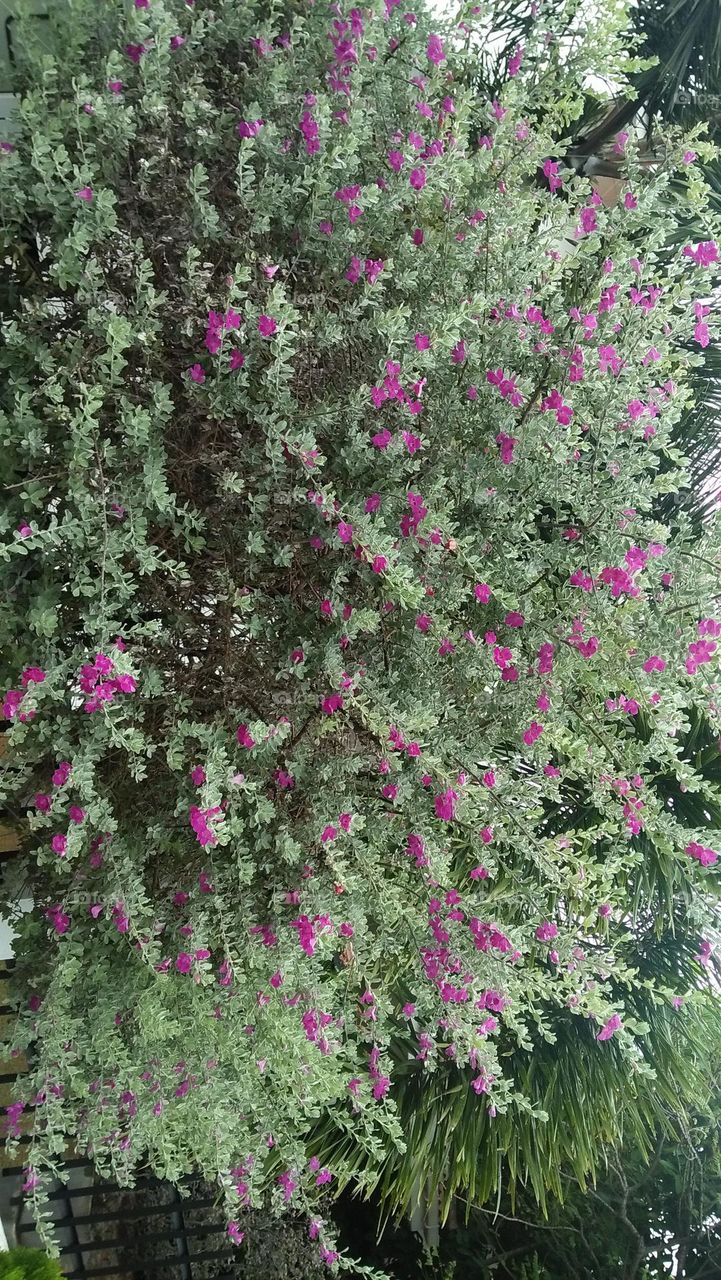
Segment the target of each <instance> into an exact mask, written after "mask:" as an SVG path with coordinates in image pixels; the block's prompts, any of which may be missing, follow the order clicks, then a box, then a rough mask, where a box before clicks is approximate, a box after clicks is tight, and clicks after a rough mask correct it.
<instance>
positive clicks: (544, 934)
mask: <svg viewBox="0 0 721 1280" xmlns="http://www.w3.org/2000/svg"><path fill="white" fill-rule="evenodd" d="M536 937H537V938H538V941H539V942H552V941H553V939H554V938H557V937H558V929H557V928H556V926H555V924H552V923H551V921H550V920H544V922H543V924H539V926H538V928H537V929H536Z"/></svg>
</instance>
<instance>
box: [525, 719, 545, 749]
mask: <svg viewBox="0 0 721 1280" xmlns="http://www.w3.org/2000/svg"><path fill="white" fill-rule="evenodd" d="M542 733H543V725H542V724H539V723H538V721H537V720H532V721H531V723H530V725H529V727H528V728H527V729H526V731H525V733H524V735H523V741H524V742H525V744H526V746H527V747H532V746H533V744H534V742H535V741H536V740H537V739H538V738H540V736H541V734H542Z"/></svg>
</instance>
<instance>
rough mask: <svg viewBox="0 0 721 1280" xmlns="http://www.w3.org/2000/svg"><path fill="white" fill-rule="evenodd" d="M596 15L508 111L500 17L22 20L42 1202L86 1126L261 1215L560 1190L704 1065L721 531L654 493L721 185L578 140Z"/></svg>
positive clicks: (21, 590) (166, 2)
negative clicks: (690, 801) (54, 42)
mask: <svg viewBox="0 0 721 1280" xmlns="http://www.w3.org/2000/svg"><path fill="white" fill-rule="evenodd" d="M604 7H605V9H606V16H605V17H604V18H603V19H602V20H599V21H596V20H593V21H586V20H582V18H581V17H579V16H578V15H577V14H576V12H575V10H576V6H575V5H573V4H569V5H563V6H559V5H554V6H553V9H554V10H555V13H545V12H542V13H540V15H539V17H538V21H537V23H536V26H535V27H534V29H533V33H532V36H531V38H530V39H529V42H528V44H527V46H526V47H525V48H524V49H518V50H517V51H515V52H513V53H512V54H511V57H510V60H509V64H508V68H507V82H506V86H505V88H504V91H503V93H502V95H501V99H500V100H496V101H494V102H492V103H491V102H486V101H480V100H479V99H478V98H476V97H474V95H473V93H472V92H471V91H470V89H468V88H467V87H466V86H467V84H468V83H469V81H470V79H471V72H472V67H473V61H474V58H475V57H476V49H477V44H478V39H479V36H478V32H481V31H482V30H483V26H482V24H483V22H484V20H485V17H486V6H484V5H481V6H472V7H471V6H467V7H466V8H464V10H463V12H462V14H461V15H460V21H459V22H458V23H457V24H454V25H453V26H452V27H451V28H449V29H448V30H447V31H446V30H444V29H442V28H441V27H440V26H439V25H438V22H437V19H435V18H433V17H431V16H429V14H428V13H427V12H426V11H425V8H424V7H423V6H420V7H419V10H418V12H417V13H416V14H412V15H409V14H407V13H404V12H402V7H399V6H397V5H395V4H393V3H389V4H388V5H387V6H386V8H385V9H384V7H383V6H382V5H379V4H378V3H377V2H376V0H374V2H373V3H372V4H369V5H367V6H365V7H364V8H363V9H362V10H361V9H351V8H348V7H346V6H345V5H344V4H339V5H334V6H331V7H330V8H328V7H327V6H326V5H325V4H324V3H320V2H319V3H316V4H311V3H305V2H301V0H288V2H287V3H271V4H269V3H268V2H267V0H244V2H243V3H239V0H215V3H214V4H213V5H210V4H205V3H202V2H201V0H198V2H197V3H196V4H195V5H191V6H188V5H185V4H182V3H180V0H150V3H148V4H145V5H144V4H142V3H141V4H138V2H137V0H136V6H135V7H134V8H132V9H130V10H128V9H127V8H126V6H124V5H121V4H110V3H108V4H106V5H104V6H100V7H98V6H97V4H95V3H94V2H93V3H91V2H90V0H75V2H74V3H73V4H72V5H71V6H70V5H68V7H67V10H64V9H61V10H60V11H59V15H58V18H57V22H58V24H59V28H58V30H59V33H60V45H59V47H60V48H62V51H63V52H62V57H60V56H54V55H50V54H48V53H47V52H44V51H43V50H37V49H33V47H32V38H31V35H30V34H28V36H27V42H26V51H27V61H26V65H25V70H24V72H23V74H24V77H25V79H24V96H23V100H22V105H21V108H20V126H19V132H18V135H17V137H16V138H15V139H14V146H13V145H8V146H7V147H6V148H5V149H4V153H3V155H2V157H0V159H1V162H2V173H1V175H0V178H1V181H2V217H3V227H4V236H5V243H6V245H7V246H8V250H9V251H10V252H11V255H12V265H11V266H10V268H9V276H8V282H7V283H8V291H7V296H8V298H9V300H10V301H9V302H8V303H7V308H8V310H7V314H6V319H5V321H4V324H3V338H4V345H3V348H2V350H0V366H1V367H2V369H3V374H4V380H3V381H4V388H3V391H2V393H1V394H2V401H1V403H2V412H0V447H1V449H2V475H3V480H4V486H5V487H4V505H3V510H2V514H1V515H0V533H1V540H0V584H1V586H2V592H3V597H4V599H5V602H6V605H5V608H4V610H3V613H2V617H1V618H0V644H1V646H2V654H3V662H4V669H5V673H6V681H5V688H6V689H7V692H6V693H5V696H4V711H3V714H4V716H5V717H6V719H7V720H8V721H9V722H10V724H11V730H10V750H9V753H8V755H7V756H6V757H5V760H4V765H5V767H4V770H3V774H2V796H3V801H4V803H5V805H6V807H7V808H8V809H9V811H10V812H11V813H12V814H14V815H15V816H16V817H17V819H18V820H20V818H22V819H23V820H24V821H26V823H27V834H26V839H25V842H24V851H23V855H22V858H21V860H20V861H19V863H16V864H15V865H14V866H13V867H12V868H11V869H10V871H9V872H8V875H7V896H8V898H9V899H10V900H12V899H13V896H14V895H16V894H17V893H18V892H19V890H20V888H21V886H25V887H26V888H27V886H28V885H29V886H30V888H31V891H32V894H33V898H34V902H35V907H34V910H33V911H32V912H30V913H29V914H27V915H26V916H24V917H23V918H22V920H21V921H20V922H19V923H18V928H19V931H20V938H19V943H18V948H19V961H18V973H19V979H20V983H21V987H22V990H23V992H24V996H23V999H24V1000H25V1002H26V1004H27V1008H26V1012H25V1014H24V1016H23V1017H22V1018H21V1020H20V1022H19V1025H18V1031H17V1047H19V1048H27V1047H28V1046H30V1045H32V1060H31V1070H30V1073H29V1076H28V1077H27V1078H26V1084H27V1089H26V1092H25V1094H24V1095H23V1098H24V1100H25V1101H26V1102H28V1103H30V1102H33V1103H34V1107H35V1110H34V1126H33V1132H34V1137H33V1142H32V1145H31V1148H30V1159H29V1172H28V1177H27V1184H26V1185H27V1187H28V1189H29V1190H34V1192H35V1194H36V1195H37V1196H38V1197H40V1194H41V1189H42V1176H41V1175H42V1173H43V1170H45V1169H50V1170H52V1168H53V1167H54V1166H55V1164H56V1162H57V1160H58V1158H59V1157H60V1154H61V1153H62V1151H63V1149H64V1146H65V1142H66V1140H67V1139H68V1138H69V1139H71V1140H72V1142H73V1143H74V1144H75V1146H76V1147H77V1148H79V1149H82V1150H85V1151H88V1152H89V1153H90V1154H91V1155H92V1156H93V1158H94V1159H95V1161H96V1162H97V1164H98V1166H99V1167H100V1168H101V1169H102V1170H105V1171H107V1172H112V1173H113V1175H114V1176H115V1177H117V1178H119V1179H121V1180H127V1179H128V1178H130V1177H132V1171H133V1169H134V1168H135V1167H136V1166H137V1165H138V1164H141V1163H142V1164H146V1165H147V1164H149V1165H151V1166H152V1168H153V1169H154V1171H155V1172H156V1173H158V1174H159V1175H160V1176H167V1177H169V1178H171V1179H177V1178H179V1177H180V1176H181V1175H182V1174H183V1173H185V1172H186V1171H188V1170H189V1169H193V1170H199V1171H200V1172H202V1174H203V1176H205V1177H208V1178H210V1179H212V1180H215V1181H218V1182H219V1184H220V1186H221V1187H222V1189H223V1191H224V1193H225V1194H226V1196H227V1201H228V1206H229V1219H230V1226H229V1231H230V1234H231V1237H232V1238H234V1239H239V1238H240V1236H241V1234H242V1209H243V1207H244V1206H246V1205H252V1204H258V1203H260V1202H261V1200H262V1199H263V1198H264V1196H266V1195H267V1193H268V1190H269V1189H270V1195H271V1199H272V1200H273V1202H274V1203H277V1204H278V1206H279V1207H280V1206H282V1205H283V1204H285V1203H290V1204H291V1205H292V1206H296V1205H302V1206H305V1207H306V1208H307V1209H308V1211H309V1212H312V1208H313V1204H314V1202H315V1199H316V1198H317V1197H319V1196H321V1195H326V1194H327V1191H328V1188H330V1189H331V1190H333V1188H335V1187H338V1186H341V1185H344V1184H345V1183H347V1182H348V1181H349V1180H353V1181H355V1182H356V1183H358V1184H359V1185H360V1186H361V1187H368V1186H371V1185H374V1184H375V1183H377V1181H378V1179H379V1178H381V1177H385V1179H386V1182H385V1184H384V1185H385V1189H386V1191H388V1193H389V1195H391V1196H392V1197H394V1198H395V1200H396V1201H397V1202H398V1201H401V1202H402V1201H403V1200H405V1199H407V1198H408V1196H409V1195H410V1189H411V1186H412V1184H413V1181H414V1179H416V1178H417V1176H418V1174H419V1173H423V1174H425V1173H426V1172H427V1171H428V1169H429V1168H432V1172H433V1176H434V1177H435V1178H436V1180H442V1181H443V1182H444V1185H445V1186H446V1188H450V1189H453V1188H454V1187H455V1186H457V1185H458V1184H461V1185H463V1186H464V1187H465V1188H466V1189H467V1190H469V1193H470V1194H472V1195H473V1196H474V1197H480V1198H482V1197H483V1196H484V1195H487V1194H488V1192H489V1191H490V1189H491V1188H492V1186H493V1185H494V1181H495V1179H496V1178H497V1177H498V1175H499V1171H500V1169H501V1167H502V1166H503V1164H504V1161H505V1162H507V1165H506V1167H507V1170H508V1172H509V1173H510V1175H511V1177H512V1178H513V1177H516V1176H520V1177H522V1178H523V1179H526V1178H530V1181H531V1183H532V1185H533V1188H534V1190H535V1191H536V1193H537V1194H538V1195H539V1196H542V1195H543V1192H544V1189H545V1187H547V1186H551V1187H553V1188H556V1189H558V1187H559V1186H560V1182H559V1177H560V1174H559V1170H560V1169H561V1168H562V1167H563V1166H566V1167H568V1165H569V1163H570V1166H571V1167H572V1168H573V1170H574V1171H575V1172H576V1173H577V1175H578V1176H579V1177H581V1178H582V1177H583V1176H584V1175H585V1173H586V1172H587V1171H588V1170H590V1169H591V1168H592V1167H593V1164H594V1161H595V1159H596V1158H597V1156H598V1152H599V1149H600V1144H601V1143H602V1141H603V1140H606V1139H611V1138H613V1137H614V1136H615V1135H616V1134H617V1133H618V1132H619V1131H620V1129H621V1127H622V1126H623V1125H624V1123H625V1124H626V1125H631V1126H636V1128H637V1129H638V1130H639V1131H640V1132H643V1130H644V1125H646V1124H647V1123H650V1122H651V1118H653V1119H656V1118H657V1117H658V1113H659V1112H660V1113H665V1112H667V1111H672V1110H673V1109H674V1108H680V1107H683V1104H684V1099H685V1098H686V1097H687V1096H688V1095H689V1094H692V1093H693V1092H694V1091H695V1090H698V1089H699V1088H700V1087H701V1086H700V1083H699V1073H698V1061H697V1053H696V1048H695V1046H696V1042H697V1038H698V1034H699V1033H698V1026H699V1020H698V1018H699V1015H698V1014H697V1013H696V1012H695V1009H696V1008H697V1007H698V1008H699V1009H701V1010H702V1009H703V1000H704V997H703V995H702V992H701V990H700V989H699V990H697V989H696V988H700V985H701V983H700V977H701V975H702V974H703V972H704V968H703V966H705V965H707V964H708V962H709V955H710V950H711V943H710V941H709V937H710V935H709V929H710V925H711V919H712V916H711V910H712V901H713V898H712V894H711V892H710V889H709V880H710V878H711V877H713V876H714V875H715V872H714V868H713V864H714V862H715V860H716V854H715V852H714V851H713V850H712V849H711V848H710V847H709V845H708V838H707V836H706V835H705V834H704V828H705V827H706V825H707V822H708V819H707V816H706V815H707V813H708V806H709V805H710V804H711V803H715V796H714V793H713V787H712V785H711V783H709V781H708V779H707V778H706V776H705V774H704V767H705V762H704V759H703V758H701V753H697V756H696V758H694V756H693V752H692V751H691V750H690V748H688V743H689V742H690V741H691V742H692V741H693V735H694V734H696V735H698V734H701V733H705V734H706V737H707V739H708V740H710V741H711V742H712V743H714V739H715V735H716V734H717V733H718V729H719V706H718V701H717V688H716V685H715V684H714V673H715V662H716V653H717V637H718V636H719V634H721V622H719V621H717V620H716V618H715V616H714V598H715V595H716V593H717V589H718V576H719V570H718V562H717V555H718V551H717V542H716V540H715V535H714V533H713V532H709V533H707V534H706V535H705V536H704V539H703V540H702V541H701V542H699V541H698V539H697V538H695V537H693V536H692V532H691V529H690V526H689V524H688V523H687V521H686V519H685V517H679V518H678V519H677V520H676V521H673V520H662V519H661V517H660V514H659V513H660V502H661V499H662V498H663V497H664V495H667V494H669V493H673V492H674V491H675V490H676V489H677V488H678V487H679V485H682V484H683V483H684V471H683V458H682V457H681V456H680V454H679V453H678V451H677V450H676V449H675V448H674V447H673V446H672V445H671V443H670V436H671V432H672V430H673V427H674V425H675V424H676V422H677V421H678V419H679V416H680V415H681V413H682V412H683V410H684V408H685V407H686V400H687V396H686V393H685V391H684V380H685V377H686V374H687V371H688V369H689V368H690V367H691V366H692V365H693V364H694V362H695V361H696V360H697V359H698V356H697V352H698V351H699V349H700V347H703V345H704V343H705V342H706V341H707V337H708V329H707V326H708V324H709V323H710V320H709V318H708V317H707V315H706V312H705V307H704V306H703V305H702V302H701V301H699V299H703V296H704V293H705V291H706V290H707V289H708V285H707V281H708V279H709V268H710V267H711V266H712V264H713V263H714V262H715V261H716V260H717V257H718V254H717V249H716V244H715V240H714V236H713V227H712V226H711V225H709V232H708V240H707V241H704V242H702V243H701V244H699V245H696V244H690V245H687V246H683V245H681V246H679V248H678V250H676V251H673V252H671V251H665V250H664V248H663V246H664V244H665V243H666V242H667V239H668V236H667V232H668V219H669V214H668V212H664V210H667V209H668V205H667V203H666V204H664V201H663V198H664V193H665V192H666V189H667V186H668V184H669V182H670V181H671V179H672V177H674V176H676V177H678V175H679V174H682V175H685V180H686V185H687V192H688V198H689V200H690V202H691V205H692V207H693V208H694V209H695V210H696V211H700V212H701V213H703V210H704V208H705V202H706V194H705V190H704V187H703V183H702V180H701V178H700V177H699V176H698V174H697V172H696V170H695V169H694V166H693V160H694V153H693V151H692V150H691V149H690V148H689V145H688V143H685V142H684V141H683V140H681V139H675V138H670V139H669V141H668V146H667V151H666V155H665V158H664V159H663V161H662V162H660V163H659V164H658V165H657V166H656V167H655V168H654V169H653V171H651V172H649V171H648V170H642V168H641V166H640V165H639V164H637V162H636V160H635V158H634V153H633V149H632V147H631V144H630V143H628V144H627V143H626V142H625V141H624V139H622V138H620V139H619V142H618V146H619V147H620V148H621V149H623V148H624V147H625V148H626V151H627V161H628V173H629V182H628V188H627V190H626V193H625V195H624V197H623V198H622V199H621V201H620V202H619V203H618V204H617V205H616V206H615V207H614V208H613V209H606V208H604V206H603V205H602V203H601V201H600V199H599V198H598V196H597V195H596V194H595V193H594V191H593V189H592V187H591V185H590V183H589V182H588V181H587V180H586V179H582V178H577V177H575V176H574V175H573V173H572V172H571V171H569V170H567V169H566V168H565V167H564V166H563V164H562V162H561V161H560V160H559V159H554V157H559V156H562V155H563V148H562V139H563V137H564V135H565V133H566V132H567V130H568V129H569V127H570V123H571V122H572V120H573V119H574V118H575V117H577V116H578V114H579V112H580V110H581V107H582V101H583V90H584V85H585V78H586V74H587V71H588V68H589V67H591V68H593V69H594V70H595V71H596V72H597V74H604V75H608V76H609V77H611V78H613V77H619V76H621V75H622V74H623V67H624V60H623V56H622V53H621V49H622V45H623V40H622V20H623V14H622V12H620V11H617V10H616V8H615V6H604ZM609 13H610V15H611V16H610V17H609V16H608V15H609ZM63 24H65V26H64V25H63ZM63 33H65V34H63ZM35 237H36V239H35ZM674 788H675V790H674ZM683 793H694V794H695V795H696V797H697V799H698V804H697V806H696V808H695V809H693V808H692V809H690V810H689V809H688V808H686V809H685V810H683V811H682V810H681V809H679V807H678V805H677V804H676V803H675V800H674V796H678V795H679V794H681V795H683ZM689 813H690V815H691V816H690V820H689ZM689 991H690V992H691V993H692V994H691V996H690V999H689V1001H688V1004H689V1007H688V1009H686V1008H682V1007H680V1006H681V1005H682V1004H683V1001H684V1000H685V999H686V998H687V996H688V994H689ZM549 1045H551V1046H552V1048H551V1050H550V1051H549V1049H548V1046H549ZM654 1073H655V1077H654ZM429 1099H432V1100H433V1106H434V1107H435V1110H433V1111H431V1112H429V1111H428V1110H426V1111H424V1110H423V1107H424V1105H430V1103H428V1102H427V1100H429ZM22 1105H23V1099H19V1101H18V1102H17V1103H15V1104H13V1107H11V1109H10V1110H11V1114H10V1125H11V1130H13V1131H18V1130H19V1129H20V1127H21V1126H22V1123H23V1119H22ZM398 1106H400V1110H399V1109H398ZM429 1114H430V1115H431V1117H432V1123H433V1125H435V1124H436V1122H438V1124H439V1129H438V1130H437V1131H436V1130H435V1129H431V1128H430V1127H428V1128H427V1127H426V1125H427V1123H428V1124H429V1125H430V1123H431V1122H430V1121H428V1116H429ZM441 1125H442V1126H444V1128H445V1135H446V1136H445V1137H444V1143H443V1144H440V1143H439V1141H438V1140H437V1139H436V1141H435V1148H434V1150H433V1153H432V1161H434V1162H435V1163H431V1164H429V1165H425V1164H424V1160H425V1157H426V1156H427V1155H428V1153H429V1150H430V1149H431V1148H433V1147H434V1139H433V1135H434V1133H436V1132H440V1126H441ZM469 1135H470V1136H469ZM424 1143H425V1145H424ZM405 1145H408V1152H407V1154H406V1155H405V1156H404V1154H403V1151H404V1146H405ZM414 1152H415V1154H416V1158H415V1161H414V1155H413V1153H414ZM419 1153H420V1154H419ZM429 1158H430V1157H429ZM436 1166H437V1168H436ZM311 1233H312V1234H314V1235H315V1237H317V1238H318V1241H319V1248H320V1250H321V1257H322V1258H323V1259H324V1260H325V1261H326V1262H328V1263H329V1264H331V1265H332V1264H334V1263H335V1261H336V1251H335V1249H334V1248H333V1244H332V1241H331V1239H330V1237H329V1236H327V1235H326V1234H325V1232H324V1228H322V1227H320V1226H319V1225H318V1223H317V1222H316V1221H315V1220H314V1221H313V1223H312V1225H311Z"/></svg>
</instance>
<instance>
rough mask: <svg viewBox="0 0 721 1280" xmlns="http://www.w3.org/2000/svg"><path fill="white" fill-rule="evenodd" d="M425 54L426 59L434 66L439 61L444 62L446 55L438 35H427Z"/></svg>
mask: <svg viewBox="0 0 721 1280" xmlns="http://www.w3.org/2000/svg"><path fill="white" fill-rule="evenodd" d="M426 56H427V58H428V61H429V62H432V63H433V64H434V66H436V67H437V66H439V64H440V63H441V62H445V59H446V55H445V52H444V49H443V41H442V40H441V37H440V36H437V35H431V36H429V37H428V44H427V45H426Z"/></svg>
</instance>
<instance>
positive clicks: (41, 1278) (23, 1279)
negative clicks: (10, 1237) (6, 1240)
mask: <svg viewBox="0 0 721 1280" xmlns="http://www.w3.org/2000/svg"><path fill="white" fill-rule="evenodd" d="M0 1277H2V1280H61V1278H62V1271H61V1270H60V1267H59V1265H58V1263H57V1262H55V1260H54V1259H53V1258H48V1257H47V1256H46V1255H45V1254H44V1253H39V1252H38V1250H37V1249H10V1250H9V1251H8V1252H7V1253H0Z"/></svg>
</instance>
